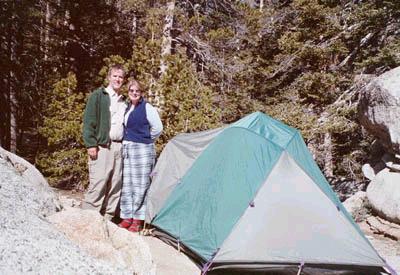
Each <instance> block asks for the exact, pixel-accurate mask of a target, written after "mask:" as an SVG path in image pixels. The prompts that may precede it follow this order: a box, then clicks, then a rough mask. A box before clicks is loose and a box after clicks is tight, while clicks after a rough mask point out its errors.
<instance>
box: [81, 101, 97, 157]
mask: <svg viewBox="0 0 400 275" xmlns="http://www.w3.org/2000/svg"><path fill="white" fill-rule="evenodd" d="M96 104H97V96H96V94H94V93H92V94H91V95H90V96H89V99H88V101H87V103H86V108H85V112H84V114H83V133H82V135H83V142H84V143H85V146H86V148H88V154H89V156H90V158H91V159H96V158H97V150H98V147H97V145H98V144H97V139H96V128H97V127H98V125H97V119H98V118H97V108H96V107H97V106H96Z"/></svg>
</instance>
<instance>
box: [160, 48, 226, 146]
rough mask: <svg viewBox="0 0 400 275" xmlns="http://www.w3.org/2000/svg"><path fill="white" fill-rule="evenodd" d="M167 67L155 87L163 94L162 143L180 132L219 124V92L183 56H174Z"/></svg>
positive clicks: (209, 127)
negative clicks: (217, 96) (201, 78)
mask: <svg viewBox="0 0 400 275" xmlns="http://www.w3.org/2000/svg"><path fill="white" fill-rule="evenodd" d="M168 68H169V69H168V70H167V72H166V73H165V74H164V75H163V77H162V79H160V81H159V83H158V85H157V86H156V91H159V94H162V95H163V104H162V110H161V114H160V115H161V119H162V121H163V124H164V131H163V135H162V136H161V139H160V143H161V145H162V144H165V143H166V142H168V141H169V140H170V139H171V138H172V137H174V136H175V135H177V134H179V133H188V132H195V131H201V130H207V129H211V128H215V127H217V126H220V125H219V121H220V110H219V108H218V106H217V105H216V104H215V100H216V94H215V93H214V92H213V91H212V89H210V88H209V87H207V86H205V85H203V84H202V83H201V82H200V81H199V79H198V77H197V72H196V70H195V69H194V66H193V65H192V64H191V63H190V62H189V60H187V59H186V58H185V57H184V56H178V55H175V56H171V58H170V59H169V60H168Z"/></svg>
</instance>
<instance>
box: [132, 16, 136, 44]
mask: <svg viewBox="0 0 400 275" xmlns="http://www.w3.org/2000/svg"><path fill="white" fill-rule="evenodd" d="M136 33H137V16H136V14H134V15H133V17H132V28H131V34H132V37H133V39H135V36H136Z"/></svg>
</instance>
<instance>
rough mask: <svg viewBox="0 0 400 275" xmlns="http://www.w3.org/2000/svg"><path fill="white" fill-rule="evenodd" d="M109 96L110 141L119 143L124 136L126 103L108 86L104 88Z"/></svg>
mask: <svg viewBox="0 0 400 275" xmlns="http://www.w3.org/2000/svg"><path fill="white" fill-rule="evenodd" d="M106 92H107V93H108V95H109V96H110V120H111V125H110V139H111V140H117V141H121V140H122V138H123V136H124V125H123V122H124V113H125V109H126V103H125V100H124V97H123V96H122V95H119V94H117V93H116V92H115V91H114V90H113V89H112V88H111V87H110V86H108V87H107V88H106Z"/></svg>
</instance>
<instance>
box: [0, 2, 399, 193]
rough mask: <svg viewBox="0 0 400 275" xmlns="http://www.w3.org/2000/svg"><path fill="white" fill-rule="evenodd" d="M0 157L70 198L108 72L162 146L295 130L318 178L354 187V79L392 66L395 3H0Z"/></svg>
mask: <svg viewBox="0 0 400 275" xmlns="http://www.w3.org/2000/svg"><path fill="white" fill-rule="evenodd" d="M0 29H1V32H0V40H1V47H0V57H1V67H0V70H1V73H0V79H1V80H0V81H1V83H2V92H1V93H0V108H1V112H0V145H1V146H2V147H3V148H5V149H7V150H10V151H12V152H16V153H17V154H19V155H21V156H23V157H25V158H27V159H28V160H30V161H31V162H34V163H35V164H36V166H37V167H39V169H40V170H41V171H42V172H43V173H44V175H45V176H47V178H48V179H49V182H50V184H51V185H53V186H56V187H59V188H74V189H84V188H85V186H86V184H87V179H86V177H87V172H86V170H87V169H86V160H87V155H86V150H85V149H84V147H83V144H82V139H81V127H82V113H83V109H84V106H85V100H86V98H87V96H88V94H89V93H90V92H91V91H92V90H93V89H94V88H96V87H98V86H100V85H103V84H104V83H103V81H104V77H105V75H106V72H107V68H108V66H109V65H110V64H114V63H119V64H123V65H124V66H125V68H126V69H127V71H128V76H129V77H135V78H137V79H138V80H140V81H141V82H143V83H144V85H145V87H146V97H147V98H148V100H149V101H151V102H152V104H153V105H155V106H157V108H158V110H159V111H160V115H161V118H162V121H163V123H164V133H163V135H162V136H161V138H160V139H159V141H158V144H157V146H158V151H160V150H161V148H162V147H163V145H164V144H165V143H166V142H167V141H168V140H169V139H170V138H171V137H173V136H174V135H176V134H178V133H182V132H192V131H199V130H205V129H209V128H213V127H217V126H221V125H222V124H226V123H230V122H233V121H235V120H237V119H239V118H241V117H243V116H244V115H246V114H248V113H251V112H253V111H262V112H265V113H267V114H269V115H270V116H272V117H274V118H276V119H279V120H281V121H283V122H285V123H287V124H289V125H290V126H293V127H295V128H297V129H299V130H300V131H301V132H302V134H303V136H304V138H305V141H306V142H307V145H308V146H309V148H310V150H311V152H312V153H313V155H314V157H315V159H316V161H317V163H318V164H319V166H320V167H321V169H322V170H323V171H324V173H325V175H326V176H327V177H328V178H329V179H331V180H335V179H339V178H340V179H346V180H351V181H355V182H362V181H363V177H362V173H361V169H360V168H361V165H362V164H363V163H364V162H365V161H366V160H367V159H368V158H369V156H370V147H371V146H370V145H371V143H372V142H373V138H372V137H370V136H368V135H367V133H366V132H365V131H363V129H362V127H361V126H360V124H359V123H358V121H357V100H358V93H357V91H359V87H360V86H362V85H365V81H363V79H364V76H365V75H370V74H375V75H377V74H380V73H382V72H384V71H387V70H389V69H391V68H394V67H396V66H399V65H400V36H399V30H400V1H398V0H259V1H258V0H242V1H228V0H218V1H215V0H193V1H190V0H183V1H180V0H175V1H172V0H171V1H153V0H75V1H73V0H70V1H66V0H13V1H8V0H1V5H0Z"/></svg>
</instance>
